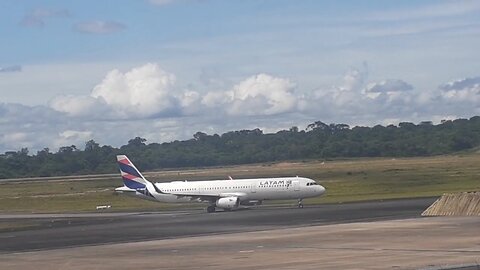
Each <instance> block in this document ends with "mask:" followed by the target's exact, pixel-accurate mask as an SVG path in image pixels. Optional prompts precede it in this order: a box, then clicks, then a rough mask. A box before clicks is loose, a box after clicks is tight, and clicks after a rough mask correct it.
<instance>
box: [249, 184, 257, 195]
mask: <svg viewBox="0 0 480 270" xmlns="http://www.w3.org/2000/svg"><path fill="white" fill-rule="evenodd" d="M250 191H251V192H252V193H255V192H257V183H252V184H251V185H250Z"/></svg>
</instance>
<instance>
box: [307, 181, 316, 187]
mask: <svg viewBox="0 0 480 270" xmlns="http://www.w3.org/2000/svg"><path fill="white" fill-rule="evenodd" d="M314 185H318V184H317V182H310V183H307V186H314Z"/></svg>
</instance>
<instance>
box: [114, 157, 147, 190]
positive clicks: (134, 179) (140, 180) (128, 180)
mask: <svg viewBox="0 0 480 270" xmlns="http://www.w3.org/2000/svg"><path fill="white" fill-rule="evenodd" d="M117 162H118V167H119V168H120V173H121V174H122V179H123V184H124V185H125V186H126V187H128V188H131V189H147V186H150V185H152V184H151V183H150V182H149V181H148V180H147V179H145V177H143V175H142V173H141V172H140V171H139V170H138V169H137V167H135V165H133V163H132V162H131V161H130V159H128V157H127V156H126V155H118V156H117Z"/></svg>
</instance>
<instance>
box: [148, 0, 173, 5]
mask: <svg viewBox="0 0 480 270" xmlns="http://www.w3.org/2000/svg"><path fill="white" fill-rule="evenodd" d="M148 2H149V3H150V4H152V5H157V6H165V5H168V4H171V3H172V2H173V0H148Z"/></svg>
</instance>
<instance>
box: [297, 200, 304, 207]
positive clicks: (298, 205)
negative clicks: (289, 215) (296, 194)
mask: <svg viewBox="0 0 480 270" xmlns="http://www.w3.org/2000/svg"><path fill="white" fill-rule="evenodd" d="M297 207H298V208H303V199H298V204H297Z"/></svg>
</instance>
